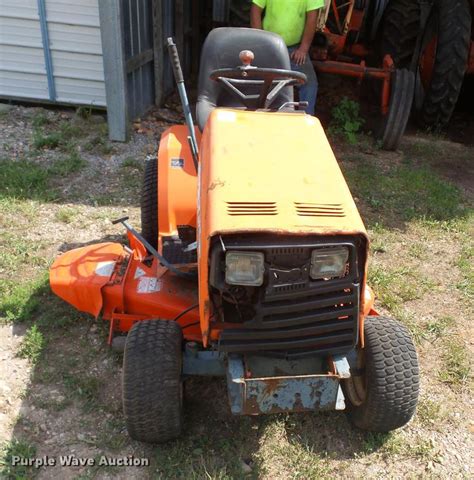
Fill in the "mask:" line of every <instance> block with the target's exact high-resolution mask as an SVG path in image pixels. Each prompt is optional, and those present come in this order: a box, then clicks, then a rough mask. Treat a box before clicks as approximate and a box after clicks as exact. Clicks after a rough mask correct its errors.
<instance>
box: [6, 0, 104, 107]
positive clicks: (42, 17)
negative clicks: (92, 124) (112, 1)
mask: <svg viewBox="0 0 474 480" xmlns="http://www.w3.org/2000/svg"><path fill="white" fill-rule="evenodd" d="M98 2H99V0H81V1H79V2H73V1H71V0H0V96H1V97H4V98H13V99H26V100H40V101H48V102H56V103H62V104H74V105H93V106H96V107H105V106H106V95H105V81H104V67H103V58H102V44H101V36H100V22H99V4H98Z"/></svg>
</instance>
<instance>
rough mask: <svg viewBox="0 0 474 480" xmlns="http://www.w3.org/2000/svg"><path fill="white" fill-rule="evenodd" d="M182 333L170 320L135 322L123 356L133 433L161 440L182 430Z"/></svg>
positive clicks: (147, 439)
mask: <svg viewBox="0 0 474 480" xmlns="http://www.w3.org/2000/svg"><path fill="white" fill-rule="evenodd" d="M181 347H182V332H181V327H180V326H179V325H178V324H177V323H175V322H172V321H168V320H145V321H139V322H137V323H135V325H134V326H133V328H132V329H131V330H130V332H129V334H128V337H127V342H126V344H125V353H124V358H123V378H122V396H123V411H124V415H125V420H126V424H127V430H128V433H129V435H130V436H131V437H132V438H133V439H135V440H139V441H141V442H149V443H161V442H167V441H169V440H173V439H175V438H177V437H179V435H180V433H181V429H182V423H183V420H182V403H183V402H182V397H183V395H182V379H181V372H182V350H181Z"/></svg>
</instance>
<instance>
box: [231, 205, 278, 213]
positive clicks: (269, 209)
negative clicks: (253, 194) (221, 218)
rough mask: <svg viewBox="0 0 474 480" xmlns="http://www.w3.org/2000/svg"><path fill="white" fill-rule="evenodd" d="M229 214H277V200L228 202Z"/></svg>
mask: <svg viewBox="0 0 474 480" xmlns="http://www.w3.org/2000/svg"><path fill="white" fill-rule="evenodd" d="M227 213H228V214H229V215H232V216H235V215H276V214H277V213H278V211H277V206H276V203H275V202H227Z"/></svg>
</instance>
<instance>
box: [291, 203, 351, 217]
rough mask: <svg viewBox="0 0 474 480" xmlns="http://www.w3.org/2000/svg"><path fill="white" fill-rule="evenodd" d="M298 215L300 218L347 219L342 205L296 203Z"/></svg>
mask: <svg viewBox="0 0 474 480" xmlns="http://www.w3.org/2000/svg"><path fill="white" fill-rule="evenodd" d="M295 208H296V213H297V215H299V216H300V217H338V218H341V217H345V216H346V214H345V213H344V209H343V208H342V205H341V204H340V203H328V204H324V203H299V202H295Z"/></svg>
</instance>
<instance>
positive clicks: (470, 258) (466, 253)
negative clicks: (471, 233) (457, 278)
mask: <svg viewBox="0 0 474 480" xmlns="http://www.w3.org/2000/svg"><path fill="white" fill-rule="evenodd" d="M457 267H458V268H459V270H460V272H461V275H462V277H463V279H462V281H461V282H459V283H458V284H457V285H456V286H457V288H458V289H459V291H460V292H461V293H462V294H463V295H464V296H465V297H466V298H467V299H468V300H473V299H474V244H472V243H470V242H469V244H467V245H465V246H464V247H463V248H462V250H461V254H460V256H459V259H458V261H457Z"/></svg>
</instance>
